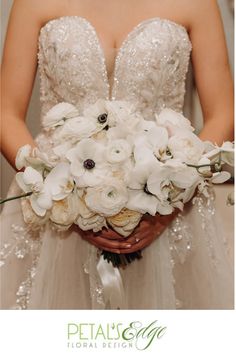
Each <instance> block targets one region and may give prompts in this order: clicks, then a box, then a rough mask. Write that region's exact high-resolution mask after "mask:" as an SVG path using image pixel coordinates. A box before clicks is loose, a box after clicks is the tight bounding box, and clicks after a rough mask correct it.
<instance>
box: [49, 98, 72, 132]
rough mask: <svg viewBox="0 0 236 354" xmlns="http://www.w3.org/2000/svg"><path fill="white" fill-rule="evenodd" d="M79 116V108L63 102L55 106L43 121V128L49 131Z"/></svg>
mask: <svg viewBox="0 0 236 354" xmlns="http://www.w3.org/2000/svg"><path fill="white" fill-rule="evenodd" d="M78 115H79V112H78V110H77V108H76V107H75V106H74V105H72V104H70V103H66V102H61V103H58V104H56V105H55V106H53V107H52V108H51V109H50V110H49V111H48V112H47V114H46V115H45V116H44V117H43V119H42V126H43V128H44V129H46V130H49V129H51V128H55V127H57V126H60V125H63V124H64V123H65V121H66V119H69V118H74V117H77V116H78Z"/></svg>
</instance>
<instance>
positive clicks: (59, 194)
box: [44, 162, 74, 200]
mask: <svg viewBox="0 0 236 354" xmlns="http://www.w3.org/2000/svg"><path fill="white" fill-rule="evenodd" d="M44 185H45V188H46V189H47V190H49V191H50V193H51V196H52V199H53V200H62V199H64V198H66V197H67V196H68V195H69V194H70V193H71V192H72V191H73V189H74V181H73V178H72V176H71V173H70V164H69V163H68V162H60V163H59V164H58V165H57V166H56V167H54V168H53V169H52V170H51V171H50V173H49V174H48V175H47V177H46V178H45V181H44Z"/></svg>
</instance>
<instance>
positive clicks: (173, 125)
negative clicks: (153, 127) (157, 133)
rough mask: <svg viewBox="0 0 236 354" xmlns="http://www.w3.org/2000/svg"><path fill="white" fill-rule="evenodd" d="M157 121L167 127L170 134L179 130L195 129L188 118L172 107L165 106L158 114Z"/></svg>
mask: <svg viewBox="0 0 236 354" xmlns="http://www.w3.org/2000/svg"><path fill="white" fill-rule="evenodd" d="M156 122H157V124H158V125H161V126H163V127H165V128H167V130H168V132H169V135H170V136H172V135H174V134H175V133H176V132H177V131H179V130H181V131H183V130H187V131H190V132H192V131H193V130H194V128H193V127H192V126H191V123H190V121H189V120H188V119H186V118H185V117H184V116H183V115H182V114H181V113H178V112H175V111H173V110H172V109H170V108H165V109H163V110H162V111H161V112H160V113H159V114H158V115H156Z"/></svg>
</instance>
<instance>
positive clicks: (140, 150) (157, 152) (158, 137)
mask: <svg viewBox="0 0 236 354" xmlns="http://www.w3.org/2000/svg"><path fill="white" fill-rule="evenodd" d="M151 123H152V122H151ZM133 141H134V146H135V149H134V156H135V160H136V161H137V162H145V161H146V160H147V159H148V156H147V155H149V158H151V159H152V160H154V159H155V158H156V159H158V160H159V161H165V160H168V159H170V158H171V153H170V152H169V151H168V132H167V130H166V128H163V127H157V126H156V125H155V126H154V127H152V129H150V130H147V131H146V132H145V133H142V134H140V135H139V134H137V136H135V137H134V139H133Z"/></svg>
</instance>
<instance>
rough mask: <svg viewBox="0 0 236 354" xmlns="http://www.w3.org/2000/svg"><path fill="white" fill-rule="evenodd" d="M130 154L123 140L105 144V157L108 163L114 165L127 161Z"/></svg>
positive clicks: (129, 149) (130, 150)
mask: <svg viewBox="0 0 236 354" xmlns="http://www.w3.org/2000/svg"><path fill="white" fill-rule="evenodd" d="M131 153H132V148H131V146H130V144H129V143H128V142H127V141H126V140H124V139H116V140H113V141H110V142H109V143H108V144H107V147H106V151H105V155H106V159H107V161H108V162H110V163H112V164H115V163H121V162H124V161H125V160H127V159H128V158H129V157H130V156H131Z"/></svg>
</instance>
